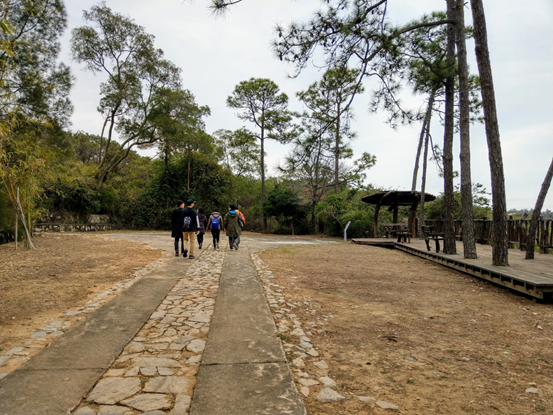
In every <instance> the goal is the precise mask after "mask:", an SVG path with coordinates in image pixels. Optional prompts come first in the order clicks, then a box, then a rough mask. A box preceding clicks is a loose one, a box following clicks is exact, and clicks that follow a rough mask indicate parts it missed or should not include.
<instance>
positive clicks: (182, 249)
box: [175, 234, 184, 254]
mask: <svg viewBox="0 0 553 415" xmlns="http://www.w3.org/2000/svg"><path fill="white" fill-rule="evenodd" d="M179 240H180V246H181V251H180V252H181V254H182V253H184V240H183V238H182V234H181V235H180V236H177V237H176V238H175V252H179Z"/></svg>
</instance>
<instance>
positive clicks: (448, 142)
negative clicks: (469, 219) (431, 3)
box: [444, 0, 457, 254]
mask: <svg viewBox="0 0 553 415" xmlns="http://www.w3.org/2000/svg"><path fill="white" fill-rule="evenodd" d="M454 1H455V0H447V19H448V20H454V18H455V13H454V10H453V7H454ZM447 58H448V63H449V66H450V67H449V71H450V76H448V77H447V79H446V81H445V128H444V254H455V253H457V247H456V245H455V224H454V222H453V221H454V209H455V207H454V201H453V128H454V119H453V117H454V108H453V107H454V105H455V79H454V71H455V27H454V26H453V25H452V24H451V23H450V24H449V25H448V28H447Z"/></svg>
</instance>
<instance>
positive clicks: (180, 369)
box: [0, 233, 342, 415]
mask: <svg viewBox="0 0 553 415" xmlns="http://www.w3.org/2000/svg"><path fill="white" fill-rule="evenodd" d="M107 237H110V238H114V239H126V240H134V241H137V242H141V243H146V244H148V245H151V246H156V247H161V248H163V249H165V250H171V249H172V240H170V239H168V237H167V235H165V234H146V233H144V234H138V233H133V234H113V235H108V236H107ZM318 242H321V241H313V240H295V239H287V240H283V238H271V237H244V238H243V243H242V247H241V249H240V251H239V252H229V251H228V248H226V247H223V249H222V250H217V251H215V250H213V249H212V247H211V246H209V245H208V246H206V247H204V250H202V251H199V252H198V253H199V254H200V255H199V256H198V257H197V258H196V259H195V260H194V261H189V260H187V259H183V258H174V257H173V258H172V259H169V261H168V265H167V266H164V267H162V268H164V270H165V271H164V273H162V272H161V271H160V272H159V275H160V276H159V277H156V275H155V272H154V273H153V274H154V275H149V276H148V278H145V280H141V281H139V283H137V284H136V285H135V286H132V287H131V288H130V289H129V290H128V292H123V294H120V297H121V299H119V298H115V300H113V301H111V302H109V303H107V304H105V305H104V306H102V307H101V308H99V309H98V310H96V311H95V312H93V313H92V314H91V315H90V316H89V317H88V318H87V320H86V321H84V322H82V324H81V325H80V326H77V327H75V328H74V329H71V330H70V331H69V332H68V333H66V334H65V335H63V336H61V337H60V338H59V339H58V340H56V341H55V342H54V343H53V344H52V346H51V347H49V348H47V349H45V350H44V351H43V352H41V353H39V355H37V356H35V357H34V358H32V359H31V360H30V361H29V362H27V363H26V364H25V365H24V366H23V367H22V368H21V370H17V371H15V372H14V373H12V374H10V375H9V376H7V377H6V378H5V379H3V380H0V414H10V415H12V414H18V415H19V414H21V415H23V414H25V415H31V414H36V415H47V414H54V415H57V414H58V413H59V414H60V415H62V413H63V415H66V414H67V413H68V412H67V411H66V410H64V411H61V410H60V408H64V407H65V408H73V410H72V411H70V412H71V414H73V415H119V414H120V415H123V414H125V415H139V414H146V415H177V414H179V415H185V414H189V413H191V414H194V415H200V414H209V415H216V414H229V415H231V414H258V413H259V414H283V413H287V414H298V415H302V414H304V413H305V408H304V405H303V402H302V400H301V398H300V396H299V393H298V391H297V389H296V386H295V383H294V381H293V377H292V373H291V371H290V367H289V365H288V362H287V359H286V357H285V355H284V351H283V349H282V345H281V342H280V339H278V337H277V333H278V331H280V332H284V331H288V329H286V330H284V328H283V324H284V322H283V321H284V320H283V317H282V315H281V313H286V308H284V307H288V306H289V305H287V304H281V303H282V301H283V300H282V298H281V296H280V294H279V293H278V287H271V284H270V275H269V274H268V272H269V271H267V270H266V269H265V268H264V265H263V264H262V263H261V262H260V260H259V258H258V257H257V256H256V254H255V253H256V252H258V251H261V250H264V249H268V248H272V247H276V246H280V245H284V244H296V243H297V244H312V243H318ZM222 245H224V244H222ZM252 259H253V263H252ZM187 267H188V268H187ZM171 273H172V274H171ZM183 274H184V275H183ZM258 274H259V276H260V277H261V279H262V281H264V286H265V295H264V293H263V290H262V288H261V285H260V280H259V278H258ZM171 275H172V278H173V280H172V281H171V278H170V277H171ZM156 278H160V279H159V284H158V286H159V287H158V288H157V292H158V294H156V295H157V296H159V294H160V293H161V292H163V290H164V289H165V288H163V287H172V289H170V288H169V289H170V291H169V289H167V290H166V291H164V292H165V294H163V297H161V298H160V299H159V300H157V302H155V301H156V299H155V298H158V297H156V296H155V295H154V296H152V295H149V294H148V292H147V291H146V292H144V287H147V286H152V287H156V285H155V284H156ZM174 281H178V282H176V284H175V282H174ZM147 284H150V285H147ZM168 284H169V285H168ZM141 287H142V288H141ZM132 290H134V291H135V292H136V293H138V294H137V295H138V296H135V298H133V291H132ZM141 290H142V291H141ZM167 291H169V293H168V294H167ZM221 292H223V293H221ZM150 297H152V298H150ZM266 297H267V299H268V300H269V304H270V306H271V307H272V308H274V309H275V308H277V309H278V310H276V309H275V311H278V312H277V313H276V315H275V317H278V318H279V328H278V331H277V327H276V326H275V322H274V319H273V316H272V314H271V312H270V311H269V307H268V305H267V299H266ZM141 301H143V303H144V305H145V304H146V303H149V304H156V305H157V308H155V307H156V306H154V307H151V306H150V305H148V307H146V308H145V309H146V310H150V311H148V314H147V315H146V316H144V317H131V316H132V314H133V313H137V314H141V313H142V314H144V312H143V311H142V310H141V306H140V302H141ZM117 303H120V304H119V306H118V307H119V308H117ZM114 304H115V305H114ZM280 307H283V309H282V310H281V309H280ZM283 310H284V311H283ZM152 311H153V312H152ZM103 315H106V316H107V317H102V316H103ZM123 315H124V316H125V317H122V316H123ZM148 315H149V318H148V317H147V316H148ZM98 316H99V317H100V318H99V317H98ZM287 317H289V318H291V319H292V323H293V325H294V327H295V329H298V330H294V331H292V334H294V335H298V336H299V340H300V346H295V347H294V350H296V349H297V350H296V351H295V353H299V358H300V360H301V359H302V358H307V357H309V358H316V357H317V352H316V350H315V348H314V347H313V346H312V345H311V344H310V341H309V338H308V337H306V336H305V335H302V334H301V328H300V327H299V326H298V324H299V323H298V322H297V321H296V322H294V319H293V314H290V313H287ZM102 318H103V320H102ZM98 319H99V320H98ZM110 319H111V320H110ZM96 320H98V321H99V322H96ZM125 320H128V321H133V322H134V323H133V324H137V323H139V322H141V323H140V326H139V327H138V328H137V329H136V331H134V332H133V330H134V329H132V328H131V329H130V330H129V327H126V325H125V324H126V323H125ZM109 321H112V323H109ZM144 321H145V323H144ZM95 322H96V323H95ZM94 324H96V326H97V328H96V329H95V330H92V331H91V330H90V326H91V325H92V326H94ZM81 326H82V327H81ZM112 326H113V327H112ZM210 326H212V329H213V330H212V332H211V333H210ZM79 330H80V331H79ZM138 330H139V331H138ZM295 332H296V333H295ZM83 333H84V335H83ZM128 333H136V334H133V335H131V336H130V337H129V336H128ZM87 336H88V337H87ZM72 337H73V343H71V338H72ZM81 337H82V338H81ZM208 337H209V342H208V343H207V349H206V342H207V340H208ZM75 339H77V340H78V341H81V343H83V344H84V345H86V344H87V342H88V343H93V344H88V349H87V348H86V347H84V345H83V346H79V347H75V346H74V344H78V341H77V343H75ZM87 339H88V340H87ZM98 339H101V340H98ZM114 339H119V340H116V341H114ZM125 339H126V340H125ZM121 341H124V343H123V345H122V346H118V345H119V344H120V343H121ZM72 344H73V350H72V349H71V347H70V346H71V345H72ZM64 345H65V349H64ZM125 345H126V346H125ZM123 346H125V347H124V349H123ZM284 346H285V350H286V351H287V353H288V354H290V353H291V352H292V350H291V348H292V345H291V344H285V345H284ZM119 347H121V348H120V349H118V348H119ZM298 347H299V348H298ZM48 349H52V351H53V352H54V353H53V354H51V353H50V351H49V350H48ZM56 349H57V354H56V353H55V351H56ZM204 349H206V355H205V356H204ZM117 350H119V352H117ZM121 350H122V352H121ZM298 350H299V352H298ZM106 352H107V353H106ZM114 352H115V354H114ZM110 356H113V357H110ZM110 359H111V360H110ZM300 360H297V361H294V363H293V364H294V365H295V366H296V369H295V373H294V377H295V378H296V382H297V384H298V385H299V387H300V389H301V393H302V394H303V395H306V396H307V394H308V393H309V387H310V386H312V385H313V384H318V382H316V381H314V380H310V379H302V377H303V378H308V377H309V376H308V375H306V374H305V373H303V372H302V371H301V370H300V368H301V367H302V365H301V363H302V362H300ZM68 361H69V362H71V361H75V362H76V363H73V364H69V365H68V364H67V362H68ZM106 362H110V363H108V364H107V365H106ZM315 362H316V361H314V363H315ZM320 365H321V368H320V369H321V370H322V371H321V372H318V373H317V374H323V372H324V367H323V366H324V365H325V363H324V362H321V363H320ZM66 366H68V367H66ZM200 368H201V369H200ZM60 369H61V371H60ZM33 370H34V372H33ZM29 373H30V374H33V373H39V374H40V376H41V378H40V379H38V380H37V381H34V380H32V379H33V378H32V376H31V377H30V378H29V376H28V375H29ZM82 373H87V378H86V382H84V381H83V382H80V383H79V382H78V381H77V382H76V381H75V380H74V379H77V380H80V379H81V378H79V376H81V374H82ZM81 377H82V376H81ZM29 379H31V380H29ZM319 380H320V379H319ZM90 381H93V382H92V383H90ZM52 382H53V383H54V386H53V387H51V386H50V385H49V383H52ZM323 383H324V382H323ZM28 384H30V386H31V388H27V389H29V391H27V392H26V393H24V392H23V391H24V390H25V385H28ZM89 384H90V386H87V385H89ZM196 384H197V385H196ZM325 385H326V384H325ZM196 386H197V387H196ZM195 387H196V388H195ZM331 387H332V382H329V388H326V389H327V390H326V389H325V390H324V391H323V392H326V393H327V394H329V401H332V400H334V399H338V400H339V399H341V398H342V397H341V396H339V397H336V396H335V395H333V393H334V391H333V390H332V389H331ZM33 388H34V389H33ZM83 388H84V393H83V392H79V391H81V390H83ZM87 391H88V392H87ZM79 393H80V395H79ZM193 393H194V396H193ZM83 394H84V399H82V400H81V401H80V404H79V403H78V402H79V401H78V400H77V403H75V404H72V403H71V402H73V401H74V399H75V396H77V397H78V396H81V397H82V396H83ZM27 395H28V397H27ZM6 397H7V399H4V398H6ZM14 399H18V400H20V401H21V402H23V404H22V405H19V404H18V403H15V404H14ZM33 399H34V402H32V401H33ZM42 401H44V402H49V405H51V406H48V408H54V409H50V410H48V409H45V408H46V407H44V406H41V405H42V404H41V402H42ZM57 401H59V402H57ZM6 402H8V403H7V404H6ZM33 404H34V406H33ZM10 408H11V409H13V408H17V410H14V411H11V409H10ZM36 408H39V409H36ZM55 408H57V409H55ZM29 409H30V410H29ZM41 410H42V412H41Z"/></svg>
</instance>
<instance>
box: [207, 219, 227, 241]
mask: <svg viewBox="0 0 553 415" xmlns="http://www.w3.org/2000/svg"><path fill="white" fill-rule="evenodd" d="M221 229H223V217H222V216H221V214H220V213H219V211H218V210H217V209H213V213H212V214H211V215H210V216H209V219H208V224H207V230H208V231H209V230H211V236H213V249H217V248H219V237H220V236H221ZM223 230H224V229H223Z"/></svg>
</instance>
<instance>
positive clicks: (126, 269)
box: [0, 233, 161, 350]
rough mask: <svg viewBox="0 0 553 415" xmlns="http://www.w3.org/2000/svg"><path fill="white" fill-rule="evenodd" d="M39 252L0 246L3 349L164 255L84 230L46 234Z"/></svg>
mask: <svg viewBox="0 0 553 415" xmlns="http://www.w3.org/2000/svg"><path fill="white" fill-rule="evenodd" d="M33 242H34V244H35V246H36V249H35V250H28V249H25V248H23V249H22V248H21V245H22V244H20V249H18V250H17V251H16V250H15V244H14V243H11V244H5V245H0V271H1V273H0V327H1V329H2V336H1V339H0V347H1V348H2V349H3V350H6V349H8V348H10V347H12V346H16V345H19V344H20V343H21V342H22V341H23V340H24V339H26V338H28V336H29V335H30V334H32V333H33V331H35V330H36V329H37V328H39V327H42V326H43V325H45V324H48V323H50V322H51V321H53V320H55V319H56V318H59V316H60V314H62V313H63V312H64V311H67V310H69V309H71V308H75V307H79V306H82V305H83V304H85V303H86V302H87V301H88V300H89V299H90V298H91V297H92V296H93V295H95V294H97V293H99V292H102V291H104V290H105V289H107V288H109V287H111V286H113V285H114V284H116V283H118V282H120V281H122V280H124V279H126V278H129V277H130V275H131V274H132V273H133V272H135V271H134V269H133V268H134V267H141V266H144V265H147V264H149V263H151V262H153V261H155V260H156V259H158V258H159V257H160V256H161V251H160V250H158V249H150V248H148V247H144V246H143V245H138V244H134V243H130V242H123V241H109V240H106V239H104V238H100V237H97V236H92V235H83V234H69V233H63V234H43V235H40V236H38V237H36V238H35V239H34V241H33Z"/></svg>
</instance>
